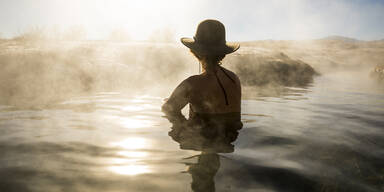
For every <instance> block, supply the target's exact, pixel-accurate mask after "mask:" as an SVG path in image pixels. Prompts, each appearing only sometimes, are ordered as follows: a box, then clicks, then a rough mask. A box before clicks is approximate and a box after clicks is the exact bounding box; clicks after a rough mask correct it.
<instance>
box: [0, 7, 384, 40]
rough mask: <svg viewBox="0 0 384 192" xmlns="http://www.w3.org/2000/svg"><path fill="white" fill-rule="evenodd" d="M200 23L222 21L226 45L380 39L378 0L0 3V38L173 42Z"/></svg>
mask: <svg viewBox="0 0 384 192" xmlns="http://www.w3.org/2000/svg"><path fill="white" fill-rule="evenodd" d="M204 19H218V20H219V21H221V22H222V23H224V25H225V26H226V32H227V39H228V41H249V40H265V39H275V40H300V39H317V38H323V37H326V36H333V35H340V36H346V37H352V38H357V39H361V40H377V39H384V25H383V21H384V0H321V1H319V0H236V1H235V0H0V37H3V38H11V37H14V36H17V35H20V34H22V33H23V32H25V31H28V30H30V29H32V28H42V29H46V30H52V29H56V30H61V31H65V30H67V29H69V28H71V27H74V26H80V27H82V28H83V29H85V31H86V32H87V38H88V39H107V38H108V37H109V36H110V34H111V31H114V30H123V31H126V32H127V33H128V34H129V36H130V37H131V38H132V39H134V40H145V39H148V38H150V37H154V36H156V35H157V33H159V31H164V30H168V31H171V32H172V33H173V35H174V38H176V39H179V38H181V37H191V36H193V35H194V33H195V31H196V26H197V25H198V23H199V22H200V21H202V20H204Z"/></svg>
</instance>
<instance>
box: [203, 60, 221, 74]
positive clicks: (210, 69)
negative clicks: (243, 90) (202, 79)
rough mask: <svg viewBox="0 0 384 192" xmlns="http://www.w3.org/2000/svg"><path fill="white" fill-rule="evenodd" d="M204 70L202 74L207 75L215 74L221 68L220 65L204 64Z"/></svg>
mask: <svg viewBox="0 0 384 192" xmlns="http://www.w3.org/2000/svg"><path fill="white" fill-rule="evenodd" d="M202 68H203V71H202V73H205V74H215V73H216V71H217V70H218V68H219V65H217V64H208V63H202Z"/></svg>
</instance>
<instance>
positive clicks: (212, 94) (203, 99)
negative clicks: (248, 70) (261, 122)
mask: <svg viewBox="0 0 384 192" xmlns="http://www.w3.org/2000/svg"><path fill="white" fill-rule="evenodd" d="M188 84H189V85H190V94H189V97H190V98H189V99H190V104H191V108H192V109H191V110H192V111H193V112H196V113H229V112H240V110H241V86H240V80H239V78H238V77H237V76H236V74H234V73H233V72H231V71H229V70H227V69H225V68H223V67H221V66H219V67H218V68H217V70H216V73H203V74H201V75H195V76H192V77H190V78H188Z"/></svg>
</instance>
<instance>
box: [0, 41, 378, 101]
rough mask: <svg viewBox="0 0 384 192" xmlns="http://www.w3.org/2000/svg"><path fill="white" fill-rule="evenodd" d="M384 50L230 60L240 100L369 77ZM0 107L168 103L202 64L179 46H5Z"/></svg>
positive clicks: (292, 47) (280, 52) (287, 49)
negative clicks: (324, 77) (77, 100)
mask: <svg viewBox="0 0 384 192" xmlns="http://www.w3.org/2000/svg"><path fill="white" fill-rule="evenodd" d="M382 43H383V42H380V41H378V42H360V41H356V42H355V41H353V42H346V41H344V40H327V39H324V40H314V41H255V42H244V43H242V47H241V49H240V50H239V51H238V52H236V53H233V54H230V55H227V56H226V57H225V59H224V61H223V66H224V67H226V68H228V69H230V70H232V71H234V72H235V73H237V74H238V76H239V78H240V80H241V82H242V85H243V90H244V92H243V95H244V97H245V98H246V97H247V95H254V94H255V93H256V95H258V94H259V93H261V95H267V96H268V95H269V96H279V95H281V94H289V92H288V93H287V87H296V88H304V89H305V88H306V87H308V86H310V85H311V84H312V82H313V80H314V77H315V76H316V75H318V74H329V73H335V72H348V71H358V72H359V75H361V76H368V75H369V74H370V72H372V71H373V70H374V69H375V66H376V65H378V64H379V63H380V62H381V61H382V60H383V59H384V58H383V57H384V56H383V55H384V53H383V52H384V49H383V45H382ZM0 46H1V50H2V51H1V53H0V62H1V67H2V70H1V71H0V90H1V92H0V103H2V104H8V105H17V106H23V107H25V106H36V105H37V106H46V105H50V104H52V103H56V102H60V101H62V100H65V99H68V98H70V97H72V96H77V95H86V94H92V93H97V92H104V91H117V92H123V93H126V94H132V95H139V94H152V95H158V96H160V97H167V96H169V94H170V93H171V91H172V90H173V89H174V88H175V87H176V86H177V84H179V83H180V82H181V81H182V80H183V79H185V78H187V77H189V76H191V75H195V74H197V73H198V61H197V60H196V58H194V57H193V56H192V54H190V52H189V51H188V49H187V48H185V47H182V46H181V45H180V44H174V43H160V42H156V43H153V42H141V43H138V42H129V43H122V42H121V43H119V42H116V41H102V42H99V41H78V42H76V41H53V42H51V41H33V42H31V41H21V40H3V41H1V43H0Z"/></svg>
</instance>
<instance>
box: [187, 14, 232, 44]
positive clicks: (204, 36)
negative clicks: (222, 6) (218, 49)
mask: <svg viewBox="0 0 384 192" xmlns="http://www.w3.org/2000/svg"><path fill="white" fill-rule="evenodd" d="M194 39H195V41H196V42H197V43H200V44H203V45H223V44H225V43H226V41H225V27H224V25H223V24H222V23H221V22H220V21H217V20H211V19H208V20H204V21H202V22H201V23H200V24H199V25H198V26H197V30H196V34H195V36H194Z"/></svg>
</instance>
